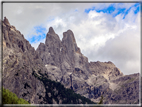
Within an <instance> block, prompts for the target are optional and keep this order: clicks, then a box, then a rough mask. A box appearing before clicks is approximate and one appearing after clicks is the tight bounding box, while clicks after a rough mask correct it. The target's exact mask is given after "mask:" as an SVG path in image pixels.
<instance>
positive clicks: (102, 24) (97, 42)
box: [4, 3, 140, 74]
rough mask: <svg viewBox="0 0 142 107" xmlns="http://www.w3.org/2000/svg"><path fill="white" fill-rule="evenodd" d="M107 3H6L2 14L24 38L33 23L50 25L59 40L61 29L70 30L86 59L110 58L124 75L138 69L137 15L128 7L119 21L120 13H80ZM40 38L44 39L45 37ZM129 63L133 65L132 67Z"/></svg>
mask: <svg viewBox="0 0 142 107" xmlns="http://www.w3.org/2000/svg"><path fill="white" fill-rule="evenodd" d="M108 5H110V4H104V3H102V4H101V5H100V4H98V3H94V4H93V3H88V4H87V3H84V4H83V3H82V4H78V3H72V4H67V3H64V4H61V3H50V4H46V3H45V4H20V5H19V7H18V6H17V5H16V4H13V5H11V4H6V5H5V7H4V16H7V18H8V19H9V21H10V23H11V24H13V25H14V26H16V28H17V29H18V30H20V31H21V32H22V33H24V35H25V37H26V38H28V37H27V36H28V35H29V34H33V33H34V30H33V31H32V29H33V28H34V26H37V25H43V26H44V27H45V28H46V29H47V32H48V29H49V27H50V26H52V27H53V28H54V30H55V32H56V33H57V34H58V35H59V36H60V39H62V37H63V35H62V34H63V32H65V31H67V30H68V29H71V30H72V31H73V33H74V35H75V38H76V42H77V44H78V46H79V47H80V49H81V51H82V53H83V54H84V55H85V56H87V57H88V58H89V60H90V61H97V60H100V61H109V60H111V61H112V62H114V64H115V65H116V66H117V67H118V68H120V70H121V71H122V72H123V73H124V74H129V73H134V72H140V69H138V68H140V65H139V61H140V14H139V13H138V14H137V15H134V14H133V9H134V8H132V9H131V11H130V12H129V13H128V15H127V16H126V18H125V19H124V20H123V15H121V14H119V15H117V16H116V17H115V18H114V17H112V15H111V14H106V13H103V12H100V13H97V12H96V11H90V12H89V14H87V13H85V12H84V10H85V9H87V8H90V7H93V6H95V7H96V8H97V9H99V8H104V7H108ZM131 5H132V4H127V5H126V4H125V3H124V5H119V4H116V5H115V7H116V8H117V7H125V8H127V9H128V8H129V7H130V6H131ZM76 10H77V11H76ZM116 11H117V10H116ZM116 11H115V12H116ZM37 13H38V14H37ZM41 41H42V42H44V41H45V39H43V40H41ZM39 43H40V42H37V43H33V44H32V46H34V47H35V48H37V46H38V44H39ZM133 64H135V65H136V66H132V65H133Z"/></svg>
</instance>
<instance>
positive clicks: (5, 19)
mask: <svg viewBox="0 0 142 107" xmlns="http://www.w3.org/2000/svg"><path fill="white" fill-rule="evenodd" d="M4 23H5V24H6V25H10V23H9V21H8V19H7V18H6V17H4Z"/></svg>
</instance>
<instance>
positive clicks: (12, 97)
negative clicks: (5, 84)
mask: <svg viewBox="0 0 142 107" xmlns="http://www.w3.org/2000/svg"><path fill="white" fill-rule="evenodd" d="M2 103H3V104H29V102H28V101H26V100H24V99H22V98H18V97H17V95H16V94H15V93H12V92H10V91H9V90H8V89H4V88H2Z"/></svg>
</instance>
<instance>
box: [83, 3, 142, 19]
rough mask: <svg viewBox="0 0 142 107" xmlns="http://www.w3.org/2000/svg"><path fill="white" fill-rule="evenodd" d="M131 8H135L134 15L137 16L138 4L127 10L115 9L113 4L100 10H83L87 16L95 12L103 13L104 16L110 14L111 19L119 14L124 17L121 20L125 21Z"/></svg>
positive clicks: (93, 8) (123, 8) (122, 8)
mask: <svg viewBox="0 0 142 107" xmlns="http://www.w3.org/2000/svg"><path fill="white" fill-rule="evenodd" d="M117 5H123V4H122V3H118V4H117ZM132 8H135V10H134V14H137V13H138V12H139V11H140V3H135V4H133V5H132V6H131V7H129V8H126V7H118V8H116V4H115V3H113V4H110V5H109V6H108V7H105V8H102V9H96V8H95V7H91V8H88V9H85V13H87V14H88V13H89V12H90V11H96V12H98V13H100V12H103V13H106V14H110V15H112V16H113V17H116V16H117V15H119V14H122V15H123V16H124V17H123V19H125V17H126V16H127V14H128V13H129V12H130V10H131V9H132ZM115 11H117V12H115Z"/></svg>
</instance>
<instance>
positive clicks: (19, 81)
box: [2, 18, 46, 104]
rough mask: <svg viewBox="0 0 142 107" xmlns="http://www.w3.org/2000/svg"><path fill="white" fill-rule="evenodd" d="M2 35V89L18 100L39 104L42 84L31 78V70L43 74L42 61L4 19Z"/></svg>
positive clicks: (42, 92)
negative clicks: (12, 94) (11, 93)
mask: <svg viewBox="0 0 142 107" xmlns="http://www.w3.org/2000/svg"><path fill="white" fill-rule="evenodd" d="M2 34H3V72H2V74H3V77H2V80H3V87H4V88H6V89H9V90H10V91H12V92H14V93H15V94H16V95H17V96H18V97H19V98H24V99H25V100H27V101H29V102H30V103H35V104H39V103H41V102H42V101H43V99H39V96H38V95H42V96H43V97H44V96H45V87H44V86H43V83H42V82H40V81H39V80H38V79H36V78H35V77H34V76H32V72H33V70H34V71H36V72H38V71H39V70H40V71H42V72H43V73H44V72H45V71H46V69H45V67H44V66H42V60H41V59H40V58H39V56H38V54H37V53H36V52H35V50H34V48H33V47H32V46H31V45H30V43H29V42H28V41H27V40H26V39H24V37H23V35H22V34H21V33H20V32H19V31H18V30H16V28H15V27H14V26H11V25H10V24H9V22H8V20H7V19H6V18H5V19H4V21H3V22H2Z"/></svg>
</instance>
